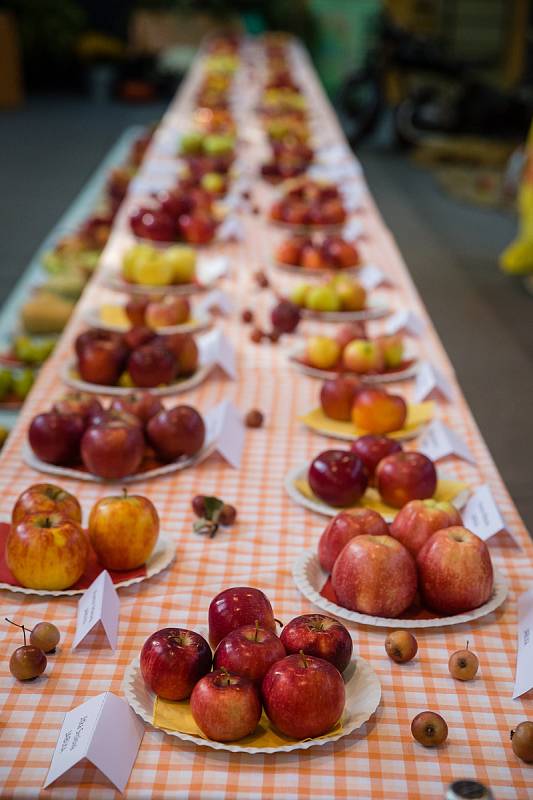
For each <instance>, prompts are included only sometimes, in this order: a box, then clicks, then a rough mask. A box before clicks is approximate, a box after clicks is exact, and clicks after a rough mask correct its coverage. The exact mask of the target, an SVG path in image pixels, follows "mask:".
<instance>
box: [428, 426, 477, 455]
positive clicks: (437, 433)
mask: <svg viewBox="0 0 533 800" xmlns="http://www.w3.org/2000/svg"><path fill="white" fill-rule="evenodd" d="M418 450H419V451H420V452H421V453H423V454H424V455H425V456H427V457H428V458H430V459H431V460H432V461H438V460H439V459H440V458H446V456H457V457H458V458H462V459H464V461H470V463H471V464H475V463H476V462H475V459H474V457H473V455H472V453H471V452H470V450H469V449H468V447H467V445H466V442H464V441H463V440H462V439H461V437H460V436H459V434H457V433H455V431H452V429H451V428H449V427H448V426H447V425H445V424H444V422H441V420H440V419H435V420H433V422H431V423H430V424H429V425H428V426H427V428H426V429H425V431H424V433H423V434H422V436H421V437H420V440H419V444H418Z"/></svg>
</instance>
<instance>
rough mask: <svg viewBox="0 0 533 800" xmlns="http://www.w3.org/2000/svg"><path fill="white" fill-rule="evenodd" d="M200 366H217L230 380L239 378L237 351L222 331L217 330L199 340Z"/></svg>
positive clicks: (205, 334) (209, 332)
mask: <svg viewBox="0 0 533 800" xmlns="http://www.w3.org/2000/svg"><path fill="white" fill-rule="evenodd" d="M198 350H199V360H200V364H202V365H206V364H216V365H217V366H218V367H220V369H221V370H223V371H224V372H225V373H226V375H227V376H228V377H229V378H233V379H235V378H236V377H237V367H236V359H235V349H234V347H233V344H232V343H231V342H230V340H229V339H228V338H227V337H226V336H224V334H223V333H222V331H220V330H218V329H217V328H215V329H214V330H212V331H208V333H204V334H203V336H201V337H199V339H198Z"/></svg>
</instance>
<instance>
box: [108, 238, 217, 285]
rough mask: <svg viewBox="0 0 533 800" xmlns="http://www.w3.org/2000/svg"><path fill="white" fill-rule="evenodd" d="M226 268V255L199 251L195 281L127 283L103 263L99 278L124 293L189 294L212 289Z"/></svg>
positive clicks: (153, 244)
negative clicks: (167, 284) (209, 254)
mask: <svg viewBox="0 0 533 800" xmlns="http://www.w3.org/2000/svg"><path fill="white" fill-rule="evenodd" d="M150 244H151V245H152V246H153V247H156V244H157V243H156V242H150ZM228 269H229V261H228V259H227V258H226V256H207V255H204V254H202V253H199V254H198V263H197V266H196V278H197V282H195V283H182V284H171V285H170V286H146V285H144V284H140V283H129V282H128V281H125V280H124V278H123V277H122V275H121V274H120V272H119V271H118V270H117V269H115V268H111V267H109V266H108V267H107V268H106V267H105V265H104V267H103V270H102V272H101V280H102V282H103V284H104V285H105V286H108V287H109V288H110V289H114V290H115V291H116V292H124V293H125V294H148V295H153V296H162V295H168V294H181V295H189V294H197V293H198V292H205V291H207V290H208V289H213V288H214V287H215V285H216V283H217V281H218V280H219V278H222V277H224V276H225V275H226V274H227V272H228Z"/></svg>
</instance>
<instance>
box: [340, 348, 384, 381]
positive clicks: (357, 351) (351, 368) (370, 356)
mask: <svg viewBox="0 0 533 800" xmlns="http://www.w3.org/2000/svg"><path fill="white" fill-rule="evenodd" d="M342 364H343V366H344V368H345V369H346V370H347V371H348V372H355V373H357V374H358V375H364V374H366V373H368V372H383V370H384V369H385V358H384V356H383V353H382V352H381V348H380V347H379V345H378V344H376V342H373V341H371V340H370V339H352V341H351V342H348V344H347V345H346V347H345V348H344V350H343V352H342Z"/></svg>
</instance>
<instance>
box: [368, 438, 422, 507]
mask: <svg viewBox="0 0 533 800" xmlns="http://www.w3.org/2000/svg"><path fill="white" fill-rule="evenodd" d="M375 474H376V481H377V487H378V491H379V493H380V495H381V497H382V498H383V500H384V501H385V502H386V503H387V505H389V506H393V508H402V507H403V506H404V505H406V503H408V502H409V501H410V500H425V499H426V498H429V497H433V495H434V494H435V490H436V488H437V470H436V469H435V465H434V464H433V461H431V459H429V458H427V456H425V455H423V454H422V453H417V452H413V451H410V452H405V453H404V452H402V453H393V454H392V455H390V456H386V458H383V459H382V460H381V461H380V462H379V464H378V466H377V468H376V473H375Z"/></svg>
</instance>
